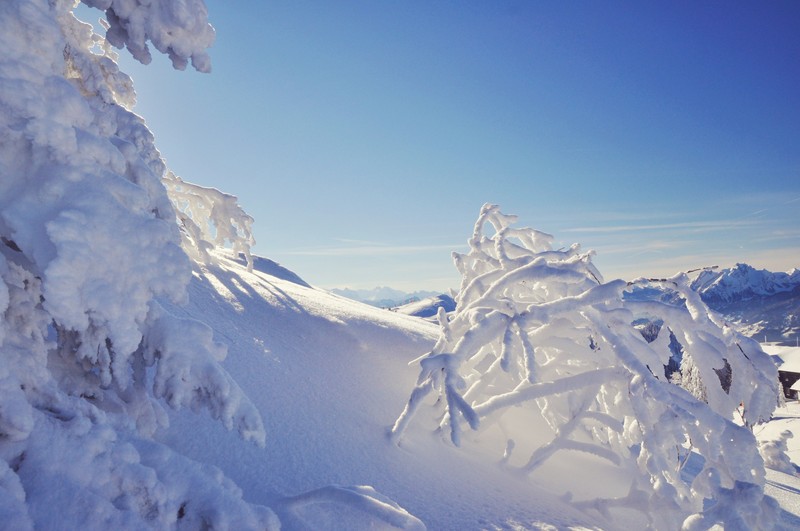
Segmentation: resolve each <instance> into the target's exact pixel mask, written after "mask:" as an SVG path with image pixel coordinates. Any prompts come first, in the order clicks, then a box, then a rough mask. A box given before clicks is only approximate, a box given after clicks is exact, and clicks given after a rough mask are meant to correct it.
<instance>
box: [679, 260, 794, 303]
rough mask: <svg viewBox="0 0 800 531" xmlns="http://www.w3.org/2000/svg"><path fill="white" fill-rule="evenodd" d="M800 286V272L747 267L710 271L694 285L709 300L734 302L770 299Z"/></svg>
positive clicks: (701, 275)
mask: <svg viewBox="0 0 800 531" xmlns="http://www.w3.org/2000/svg"><path fill="white" fill-rule="evenodd" d="M797 287H800V270H798V269H797V268H795V269H792V270H791V271H789V272H786V273H784V272H772V271H767V270H765V269H755V268H754V267H752V266H750V265H747V264H736V265H735V266H734V267H731V268H726V269H721V270H715V271H712V270H706V271H703V272H702V273H700V276H698V277H697V279H695V281H694V282H693V283H692V288H693V289H694V290H695V291H697V292H698V293H700V295H701V296H702V297H703V299H705V300H713V301H719V302H731V301H737V300H748V299H752V298H754V297H768V296H771V295H775V294H777V293H784V292H789V291H792V290H794V289H795V288H797Z"/></svg>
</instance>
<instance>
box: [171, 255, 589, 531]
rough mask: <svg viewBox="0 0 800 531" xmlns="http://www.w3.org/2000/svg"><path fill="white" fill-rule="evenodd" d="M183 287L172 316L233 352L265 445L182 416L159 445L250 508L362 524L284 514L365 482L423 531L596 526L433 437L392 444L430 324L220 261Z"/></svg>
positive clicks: (312, 522) (327, 524)
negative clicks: (225, 484) (306, 498)
mask: <svg viewBox="0 0 800 531" xmlns="http://www.w3.org/2000/svg"><path fill="white" fill-rule="evenodd" d="M258 264H259V261H256V267H257V266H258ZM189 292H190V304H189V305H188V306H187V307H185V308H173V311H176V312H184V313H185V314H186V315H188V316H191V317H195V318H202V319H203V320H204V321H205V322H206V323H208V324H210V325H211V326H212V328H213V329H214V331H215V335H216V337H217V339H219V340H221V341H223V342H225V343H227V344H228V346H229V355H228V358H227V360H226V361H225V362H224V366H225V368H226V369H227V370H228V371H229V372H230V374H231V375H232V376H233V377H234V378H235V379H236V381H237V382H238V383H239V385H240V386H241V387H242V389H243V390H244V391H245V393H247V395H248V396H249V397H250V398H251V399H252V401H253V402H254V403H255V405H256V406H257V407H258V408H259V410H260V411H261V412H262V415H263V417H264V423H265V426H266V430H267V445H266V448H264V449H260V448H258V447H256V446H255V445H252V444H249V443H246V442H244V441H242V440H240V438H238V437H237V436H236V435H235V434H232V433H230V432H227V431H226V430H225V429H224V428H223V427H222V426H220V425H219V423H216V422H214V421H213V420H210V419H208V418H207V417H206V416H202V415H191V414H186V413H181V412H178V413H175V414H173V415H172V418H171V427H170V428H169V430H168V431H166V432H165V433H163V434H161V435H160V439H161V440H162V441H163V442H166V443H167V444H168V445H169V446H171V447H173V448H174V449H176V450H177V451H178V452H179V453H182V454H185V455H187V456H189V457H191V458H193V459H197V460H199V461H201V462H204V463H210V464H213V465H216V466H218V467H219V468H221V469H222V470H223V472H224V473H225V474H226V475H227V476H228V477H230V478H231V479H233V480H234V481H235V482H236V483H237V484H238V485H239V486H240V487H241V488H242V489H243V491H244V499H245V500H247V501H249V502H254V503H258V504H265V505H268V506H270V507H272V508H273V509H275V511H276V512H277V513H278V515H279V517H280V518H281V520H282V524H283V526H284V528H286V529H293V528H294V529H352V527H351V525H357V522H358V518H357V517H359V515H358V512H359V511H358V510H355V509H354V508H353V506H352V504H349V503H343V504H340V505H338V506H333V505H327V506H325V505H324V504H322V505H321V504H318V505H316V506H311V507H307V508H306V509H305V512H303V511H301V510H295V512H291V511H289V510H286V509H284V510H282V509H281V508H282V507H283V506H284V505H285V504H286V503H287V502H286V500H285V499H284V498H285V497H287V496H295V495H299V494H302V493H304V492H307V491H312V490H314V489H319V488H323V487H326V486H328V485H341V486H354V485H369V486H371V487H374V488H375V489H377V491H378V492H380V493H382V494H384V495H386V496H388V497H389V498H391V499H393V500H394V501H395V502H397V503H399V504H400V505H401V506H402V507H404V508H405V509H407V510H408V511H410V512H411V513H412V514H414V515H416V516H417V517H419V518H420V519H422V520H423V521H424V522H425V524H426V525H427V526H428V528H429V529H482V528H493V527H496V528H508V527H510V526H512V525H517V524H519V525H521V526H522V527H523V528H535V527H536V525H535V524H536V522H543V523H548V524H551V525H555V526H556V527H558V528H568V527H572V526H575V527H578V528H580V527H581V526H584V527H590V528H591V527H593V524H592V519H591V518H589V517H587V516H586V515H583V514H581V513H579V512H578V511H576V510H574V509H573V508H571V507H570V506H568V505H567V504H565V503H564V502H563V501H561V500H559V499H558V498H556V497H555V496H553V495H551V494H548V493H546V492H544V491H543V490H541V489H540V488H537V487H536V486H535V485H534V484H533V483H531V482H530V481H528V480H526V479H524V478H517V477H510V476H509V475H508V474H507V473H505V472H503V471H502V470H501V469H500V468H499V467H497V466H496V464H495V463H492V462H484V461H481V460H480V457H479V456H475V455H471V454H470V453H468V452H465V451H461V450H457V449H454V448H452V447H451V446H450V445H448V444H445V443H444V442H443V440H442V439H440V438H438V437H431V438H429V439H428V440H427V441H423V442H420V441H419V440H415V441H414V442H413V443H409V444H404V445H402V446H401V447H398V446H396V445H394V444H392V443H390V442H389V440H388V438H387V430H388V428H389V426H390V425H391V424H392V422H393V421H394V418H395V417H396V416H397V414H398V413H399V411H400V409H401V408H402V406H403V404H404V402H405V401H406V400H407V396H408V390H409V389H410V388H411V387H413V384H414V381H415V378H416V375H417V368H416V366H409V361H411V360H413V359H414V358H417V357H418V356H420V355H421V354H424V353H425V352H426V351H427V350H429V349H430V347H431V346H432V344H433V340H434V338H435V337H436V335H437V333H438V329H437V327H435V326H434V325H432V324H430V323H427V322H425V321H424V320H421V319H418V318H413V317H408V316H404V315H398V314H395V313H393V312H387V311H385V310H379V309H375V308H372V307H370V306H367V305H364V304H361V303H358V302H355V301H350V300H347V299H344V298H342V297H338V296H336V295H333V294H330V293H327V292H324V291H321V290H316V289H313V288H308V287H305V286H302V285H299V284H297V283H295V282H291V281H287V280H284V279H280V278H277V277H273V276H271V275H269V274H267V273H264V272H262V271H258V270H257V269H255V270H254V271H253V272H252V273H248V272H247V270H246V268H245V267H244V265H243V264H241V263H236V262H234V261H231V260H227V259H221V260H220V264H219V265H218V266H217V265H210V266H208V267H207V268H204V269H203V270H202V271H198V272H196V273H195V275H194V278H193V279H192V282H191V284H190V288H189ZM314 507H315V508H316V509H319V510H312V509H314ZM345 522H346V523H345ZM370 523H371V524H374V521H373V522H370ZM515 523H516V524H515Z"/></svg>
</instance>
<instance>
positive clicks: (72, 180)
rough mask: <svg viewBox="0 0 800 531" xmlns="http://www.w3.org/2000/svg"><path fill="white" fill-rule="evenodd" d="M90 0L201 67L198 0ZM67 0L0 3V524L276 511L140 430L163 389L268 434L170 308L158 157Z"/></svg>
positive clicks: (179, 258)
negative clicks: (247, 498) (252, 501)
mask: <svg viewBox="0 0 800 531" xmlns="http://www.w3.org/2000/svg"><path fill="white" fill-rule="evenodd" d="M87 3H88V4H90V5H93V6H98V7H102V8H103V9H105V10H106V14H107V15H108V17H109V22H110V27H109V30H108V38H109V41H110V42H112V43H113V44H115V45H122V44H124V45H126V46H127V47H128V48H129V49H130V50H131V52H132V53H133V54H134V55H135V56H137V58H139V59H140V60H144V61H146V60H147V54H148V52H147V47H146V45H145V44H144V43H145V42H146V41H148V40H149V41H151V42H152V43H153V44H154V45H155V46H156V48H158V49H159V50H162V51H164V52H165V53H167V54H168V55H170V57H171V58H172V59H173V63H174V64H175V65H176V66H178V67H181V66H182V65H183V64H185V63H186V61H187V60H188V59H189V58H191V60H192V61H193V62H194V64H195V66H196V67H197V68H198V69H200V70H207V69H208V61H207V56H206V55H205V52H204V49H205V47H206V46H207V45H208V44H210V42H211V38H210V37H209V35H210V33H209V32H210V31H211V30H210V26H208V25H207V22H205V7H204V6H203V5H202V2H200V1H191V2H166V1H153V2H141V3H140V2H136V1H126V0H113V1H112V0H108V1H94V2H87ZM72 9H73V2H71V1H66V0H56V1H52V0H50V1H48V0H7V1H4V2H2V3H0V49H2V54H0V237H2V238H1V240H0V241H2V244H0V278H1V279H2V282H0V315H1V316H2V318H0V390H1V391H2V394H0V397H1V398H0V490H2V496H0V497H2V498H3V500H4V501H3V502H2V503H0V522H3V524H2V525H3V526H6V525H8V526H10V527H11V528H14V529H26V528H31V527H36V528H40V529H52V528H66V529H121V528H142V527H155V528H166V527H170V526H175V525H178V526H182V525H186V526H188V527H202V526H203V525H208V526H211V527H225V526H228V527H232V528H239V529H245V528H262V529H263V528H265V527H271V526H272V527H274V526H275V525H276V522H275V519H274V515H272V513H271V512H270V511H269V510H268V509H266V508H264V507H259V506H255V505H250V504H248V503H246V502H244V501H243V500H242V498H241V492H240V491H239V490H238V489H237V488H236V487H235V486H234V485H232V484H231V482H230V481H228V480H225V479H224V478H223V477H222V475H221V474H220V473H219V471H217V470H214V469H212V468H210V467H203V466H200V465H198V464H197V463H193V462H191V461H189V460H188V459H185V458H182V457H181V456H180V455H177V454H174V452H172V451H171V450H168V449H167V448H166V447H163V446H161V445H158V444H156V443H152V442H148V440H149V438H150V437H151V436H152V435H153V434H154V433H155V432H156V430H158V429H159V428H163V427H165V426H166V425H167V421H168V415H167V414H166V411H165V410H164V405H165V404H168V405H169V406H172V407H175V408H178V407H189V408H191V409H193V410H206V411H208V412H209V413H210V414H211V415H212V416H213V417H214V418H216V419H219V421H221V422H222V423H223V424H224V425H225V426H227V427H228V428H230V429H233V428H235V429H237V430H238V431H239V432H240V433H241V434H242V436H243V437H245V438H247V439H250V440H253V441H255V442H256V443H258V444H263V443H264V439H265V432H264V427H263V422H262V419H261V416H260V414H259V412H258V411H257V410H256V409H255V408H254V406H253V405H252V404H251V403H250V401H249V400H248V399H247V398H246V397H245V396H244V394H243V393H242V392H241V390H240V388H239V386H238V385H236V384H235V383H234V382H233V380H232V379H231V378H230V376H229V375H228V374H227V373H226V372H225V370H224V369H223V368H222V367H221V365H220V362H221V361H222V360H223V359H224V357H225V354H226V349H225V347H224V346H222V345H220V344H218V343H217V342H215V341H214V340H213V339H212V332H211V330H210V328H208V326H207V325H204V324H202V323H200V322H197V321H189V320H185V319H178V318H177V317H175V316H173V315H171V314H170V313H169V312H167V311H166V310H165V309H164V306H163V304H171V303H180V302H181V301H185V299H186V292H185V288H186V285H187V283H188V281H189V279H190V277H191V271H192V269H191V268H192V266H191V263H190V261H189V259H188V258H187V256H186V254H185V253H184V252H183V250H182V249H181V245H180V244H181V240H180V231H179V228H178V225H177V224H176V211H175V209H174V208H173V206H172V204H171V202H170V198H169V196H168V195H167V191H166V189H165V187H164V184H163V183H162V176H164V174H165V172H166V168H165V165H164V162H163V161H162V159H161V157H160V155H159V153H158V151H157V150H156V148H155V145H154V144H153V136H152V134H151V133H150V131H149V130H148V129H147V127H146V126H145V124H144V122H143V121H142V119H141V118H139V117H138V116H136V115H135V114H133V113H132V112H131V111H130V110H129V108H130V107H131V106H132V105H133V102H134V101H135V97H134V94H133V91H132V83H131V82H130V78H128V77H127V76H126V75H124V74H122V73H120V72H119V70H118V68H117V66H116V63H115V59H116V56H115V54H114V53H113V52H111V50H110V48H109V46H108V42H107V41H105V40H104V39H103V38H102V37H101V36H99V35H96V34H94V33H93V31H92V29H91V26H89V25H86V24H83V23H81V22H79V21H78V20H77V19H76V18H75V17H74V16H73V15H72ZM198 29H199V32H198ZM211 35H212V37H213V34H211ZM92 49H95V50H101V51H100V52H99V53H93V52H92V51H91V50H92ZM225 204H226V205H228V203H225ZM228 213H230V211H229V210H228V211H226V214H228ZM224 228H225V226H224V225H219V226H218V227H217V229H218V232H223V234H222V236H223V237H225V236H227V235H226V234H224ZM162 303H163V304H162ZM179 477H180V478H181V479H177V478H179Z"/></svg>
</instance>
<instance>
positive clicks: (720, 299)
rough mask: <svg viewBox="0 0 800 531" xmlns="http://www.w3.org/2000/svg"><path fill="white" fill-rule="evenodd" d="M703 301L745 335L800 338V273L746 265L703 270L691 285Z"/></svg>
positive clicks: (788, 340) (777, 339)
mask: <svg viewBox="0 0 800 531" xmlns="http://www.w3.org/2000/svg"><path fill="white" fill-rule="evenodd" d="M692 288H693V289H694V290H696V291H697V292H698V293H699V294H700V297H701V298H702V299H703V301H704V302H705V303H706V304H708V306H709V307H711V308H712V309H714V310H716V311H717V312H719V313H721V314H722V315H723V316H725V318H726V319H728V320H729V321H731V323H733V324H734V325H735V326H736V327H737V328H738V329H739V330H741V331H742V332H743V333H745V334H746V335H748V336H750V337H753V338H755V339H758V340H759V341H762V340H766V341H770V342H779V343H787V344H788V343H791V344H794V343H795V342H796V338H797V336H799V335H800V270H798V269H793V270H791V271H789V272H787V273H783V272H771V271H767V270H764V269H755V268H754V267H752V266H749V265H747V264H736V265H735V266H734V267H731V268H726V269H721V270H714V271H703V272H702V273H701V274H700V275H699V276H698V277H697V279H695V280H694V282H693V283H692Z"/></svg>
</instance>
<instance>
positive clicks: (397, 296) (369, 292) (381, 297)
mask: <svg viewBox="0 0 800 531" xmlns="http://www.w3.org/2000/svg"><path fill="white" fill-rule="evenodd" d="M330 291H331V292H332V293H335V294H336V295H341V296H342V297H347V298H348V299H353V300H356V301H360V302H364V303H366V304H369V305H371V306H377V307H379V308H395V307H397V306H402V305H404V304H408V303H410V302H416V301H419V300H422V299H426V298H428V297H434V296H436V295H439V293H437V292H435V291H415V292H413V293H407V292H404V291H400V290H396V289H393V288H388V287H385V286H383V287H377V288H373V289H349V288H345V289H332V290H330Z"/></svg>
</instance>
